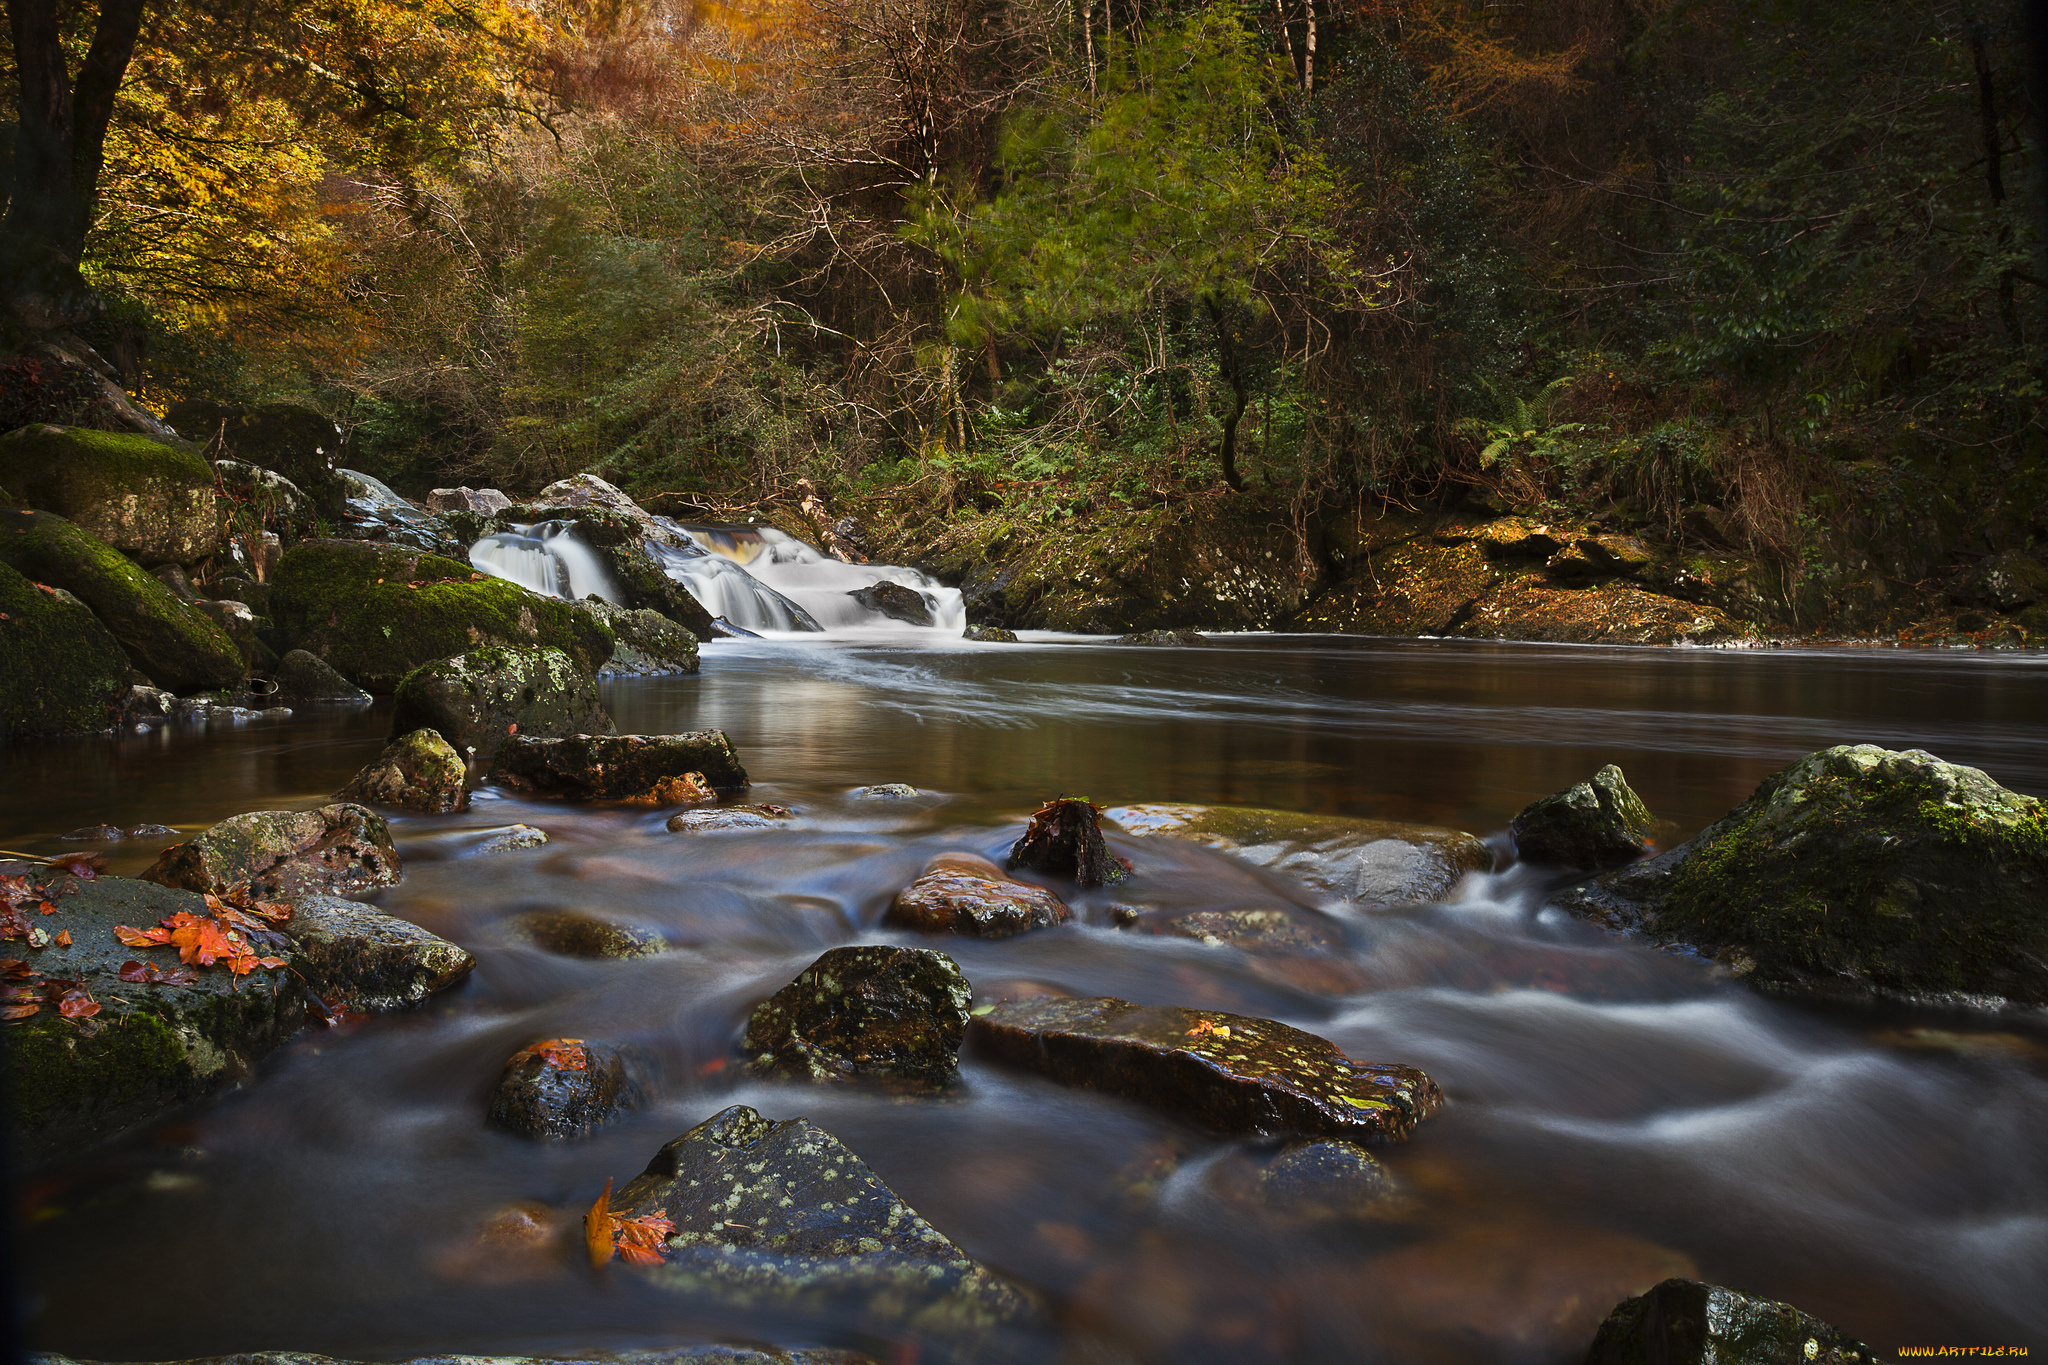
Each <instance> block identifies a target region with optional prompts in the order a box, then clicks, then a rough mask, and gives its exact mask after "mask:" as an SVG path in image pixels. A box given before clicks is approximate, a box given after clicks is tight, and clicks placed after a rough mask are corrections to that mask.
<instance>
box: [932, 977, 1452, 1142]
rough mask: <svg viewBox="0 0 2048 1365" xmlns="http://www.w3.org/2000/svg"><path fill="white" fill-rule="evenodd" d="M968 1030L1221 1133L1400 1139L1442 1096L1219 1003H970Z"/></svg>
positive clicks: (997, 1055)
mask: <svg viewBox="0 0 2048 1365" xmlns="http://www.w3.org/2000/svg"><path fill="white" fill-rule="evenodd" d="M969 1033H970V1036H971V1039H972V1041H973V1044H974V1050H975V1052H976V1054H977V1055H980V1056H985V1057H987V1058H989V1059H990V1060H992V1061H997V1062H1001V1063H1003V1064H1005V1065H1008V1066H1015V1067H1021V1068H1024V1069H1025V1070H1029V1071H1036V1072H1039V1073H1040V1074H1042V1075H1045V1076H1049V1077H1051V1078H1052V1079H1053V1080H1056V1081H1058V1082H1060V1083H1061V1084H1063V1085H1072V1086H1079V1087H1082V1088H1084V1089H1088V1090H1100V1091H1103V1092H1104V1093H1106V1094H1111V1095H1116V1096H1119V1097H1121V1098H1123V1099H1130V1100H1137V1101H1139V1102H1140V1103H1143V1104H1149V1105H1152V1106H1153V1107H1155V1108H1158V1109H1162V1110H1164V1111H1166V1112H1167V1113H1170V1114H1173V1115H1175V1116H1177V1117H1179V1118H1183V1119H1186V1120H1187V1121H1189V1122H1191V1123H1195V1124H1199V1125H1201V1126H1203V1127H1206V1128H1210V1129H1213V1130H1215V1131H1217V1132H1221V1133H1241V1134H1258V1135H1262V1136H1267V1137H1280V1136H1287V1135H1291V1134H1302V1135H1307V1136H1324V1137H1339V1138H1350V1139H1354V1140H1358V1141H1365V1142H1374V1141H1389V1140H1391V1141H1401V1140H1403V1139H1405V1138H1406V1137H1407V1136H1408V1135H1409V1133H1410V1132H1411V1131H1412V1130H1413V1129H1414V1127H1415V1125H1416V1124H1417V1123H1420V1122H1421V1121H1422V1120H1424V1119H1426V1118H1428V1117H1429V1116H1430V1115H1431V1114H1433V1113H1435V1112H1436V1111H1437V1110H1438V1109H1439V1108H1441V1107H1442V1105H1443V1092H1442V1091H1440V1090H1439V1089H1437V1085H1436V1082H1435V1081H1433V1080H1431V1079H1430V1078H1429V1077H1428V1076H1426V1075H1424V1074H1423V1073H1422V1072H1420V1071H1418V1070H1416V1069H1415V1068H1414V1067H1409V1066H1396V1065H1392V1064H1386V1063H1380V1062H1354V1061H1352V1060H1351V1059H1350V1058H1349V1057H1346V1056H1345V1055H1344V1054H1343V1053H1342V1052H1339V1051H1338V1050H1337V1048H1336V1047H1335V1046H1334V1045H1332V1044H1331V1043H1329V1042H1327V1041H1326V1040H1324V1039H1322V1038H1318V1037H1316V1036H1315V1035H1314V1034H1312V1033H1304V1032H1302V1031H1301V1030H1300V1029H1297V1028H1292V1027H1290V1026H1288V1025H1286V1024H1281V1023H1276V1022H1275V1021H1273V1020H1271V1019H1253V1018H1248V1017H1246V1016H1244V1015H1241V1014H1224V1013H1222V1012H1220V1011H1217V1010H1190V1009H1180V1008H1178V1007H1175V1006H1171V1005H1134V1004H1132V1003H1131V1002H1130V1001H1128V1000H1118V999H1116V998H1115V997H1113V996H1103V997H1099V998H1095V999H1086V1000H1045V999H1042V1000H1006V1001H1002V1002H999V1003H997V1004H996V1005H994V1006H993V1007H992V1008H990V1009H989V1010H987V1012H985V1013H977V1014H976V1015H975V1016H974V1019H973V1022H972V1023H971V1024H970V1025H969Z"/></svg>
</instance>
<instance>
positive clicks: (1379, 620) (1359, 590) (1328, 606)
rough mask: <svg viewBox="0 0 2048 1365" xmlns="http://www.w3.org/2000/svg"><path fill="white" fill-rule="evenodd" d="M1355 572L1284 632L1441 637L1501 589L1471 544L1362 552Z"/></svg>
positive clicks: (1404, 544) (1410, 544)
mask: <svg viewBox="0 0 2048 1365" xmlns="http://www.w3.org/2000/svg"><path fill="white" fill-rule="evenodd" d="M1359 564H1360V569H1358V570H1354V571H1353V575H1352V576H1351V577H1350V578H1348V579H1346V580H1344V581H1343V582H1341V583H1336V584H1333V585H1332V586H1331V587H1330V588H1329V589H1328V591H1326V592H1324V593H1323V594H1322V595H1321V596H1319V597H1317V598H1316V599H1315V601H1313V602H1311V603H1309V605H1308V606H1307V607H1305V608H1303V609H1302V612H1301V614H1300V615H1299V616H1297V617H1296V618H1295V619H1294V620H1293V621H1291V622H1289V623H1288V626H1287V628H1288V629H1289V630H1301V631H1313V632H1318V633H1321V632H1330V631H1343V632H1346V633H1349V634H1355V635H1447V634H1449V633H1450V632H1451V631H1452V630H1453V629H1454V628H1456V627H1457V626H1459V625H1461V624H1462V623H1463V622H1464V621H1465V620H1466V619H1467V618H1468V617H1469V616H1470V615H1471V614H1472V608H1473V604H1474V603H1476V602H1477V601H1478V600H1479V599H1480V597H1482V596H1483V595H1485V593H1487V592H1488V591H1489V590H1491V589H1492V588H1493V587H1494V585H1496V584H1497V583H1499V582H1500V571H1499V570H1498V569H1497V568H1495V567H1494V565H1493V564H1492V563H1491V562H1490V561H1489V560H1488V559H1487V557H1486V555H1485V553H1484V551H1483V550H1482V549H1481V548H1480V546H1478V545H1477V544H1473V543H1470V542H1466V543H1459V544H1450V545H1440V544H1435V543H1432V542H1431V541H1430V540H1429V539H1428V538H1426V537H1416V538H1414V539H1410V540H1404V541H1400V542H1397V543H1395V544H1392V545H1389V546H1385V547H1384V548H1373V549H1370V550H1368V551H1367V552H1366V553H1365V554H1364V555H1363V556H1362V557H1361V559H1360V561H1359Z"/></svg>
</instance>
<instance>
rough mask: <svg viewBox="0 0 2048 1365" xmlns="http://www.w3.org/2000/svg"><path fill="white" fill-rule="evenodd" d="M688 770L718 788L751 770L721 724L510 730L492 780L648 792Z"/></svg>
mask: <svg viewBox="0 0 2048 1365" xmlns="http://www.w3.org/2000/svg"><path fill="white" fill-rule="evenodd" d="M691 773H698V774H701V775H702V776H703V778H704V780H705V781H706V782H708V783H710V784H711V786H713V787H715V788H717V789H718V790H720V791H737V790H738V789H740V788H742V787H745V786H746V785H747V770H746V769H745V768H742V767H741V766H740V760H739V755H737V754H736V753H734V752H733V747H732V741H731V740H730V739H727V738H726V735H725V731H723V730H695V731H689V732H686V733H684V734H680V735H571V736H569V737H568V738H566V739H537V738H533V737H531V736H528V735H513V736H511V737H510V738H508V739H507V740H506V741H505V743H504V745H503V747H501V748H500V749H499V750H498V757H497V761H496V762H495V763H493V764H492V766H491V780H492V781H493V782H500V783H503V784H504V785H506V786H508V787H511V788H513V789H514V790H517V791H527V792H532V793H534V794H536V795H539V796H554V797H562V798H566V799H568V800H572V801H619V800H633V799H644V798H646V797H648V796H649V795H650V794H652V793H655V792H658V791H660V790H661V789H662V788H663V787H664V786H665V785H666V784H668V783H669V782H670V780H671V779H676V778H682V777H685V776H687V775H688V774H691Z"/></svg>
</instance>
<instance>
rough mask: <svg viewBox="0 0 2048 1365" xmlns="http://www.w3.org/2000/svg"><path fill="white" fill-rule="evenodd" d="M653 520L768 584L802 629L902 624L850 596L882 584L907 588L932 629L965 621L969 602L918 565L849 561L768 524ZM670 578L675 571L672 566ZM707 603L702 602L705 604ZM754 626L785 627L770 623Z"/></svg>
mask: <svg viewBox="0 0 2048 1365" xmlns="http://www.w3.org/2000/svg"><path fill="white" fill-rule="evenodd" d="M656 520H657V521H661V522H663V524H664V525H666V526H667V527H669V528H671V529H673V530H675V531H677V532H680V533H681V534H682V535H685V536H687V537H688V538H689V540H690V541H691V542H692V543H693V544H694V545H695V546H696V547H697V548H698V549H699V550H700V551H704V552H707V553H706V555H705V557H706V558H708V559H709V560H710V561H711V562H712V563H714V564H718V563H723V564H724V565H727V566H729V567H730V568H736V569H740V571H741V573H742V574H743V575H744V576H745V577H746V578H747V579H748V580H750V581H751V582H753V583H756V584H759V585H761V586H763V587H765V588H767V589H769V590H770V591H771V592H773V593H774V594H775V596H776V597H777V598H779V599H780V600H781V601H783V602H786V603H788V604H790V605H791V606H794V607H795V608H797V609H798V610H799V611H801V612H803V613H805V614H806V615H808V616H809V617H810V618H811V619H812V621H813V623H814V624H812V625H811V626H809V627H807V628H808V629H813V630H817V629H824V630H841V629H847V628H851V627H863V626H888V627H892V628H897V629H901V628H902V626H903V625H904V624H905V623H904V622H903V621H901V620H898V619H891V617H890V616H888V615H886V614H884V613H883V612H880V611H877V610H874V609H872V608H871V607H869V606H865V605H863V604H862V603H861V602H860V601H858V600H856V599H855V598H854V596H853V594H854V593H856V592H862V591H864V590H866V589H869V588H873V587H875V586H877V585H878V584H885V583H886V584H894V585H896V586H897V587H900V588H907V589H909V590H910V591H911V592H913V593H915V594H916V595H917V596H918V597H919V598H921V599H922V600H923V602H924V607H925V610H926V612H928V613H929V614H930V617H931V624H932V627H933V628H935V629H938V630H943V631H946V632H948V633H949V634H954V635H957V634H959V633H960V631H961V629H962V628H963V627H964V626H965V625H966V624H967V606H966V603H965V602H963V601H962V600H961V597H960V590H959V589H958V588H948V587H945V586H944V585H942V584H941V583H939V581H938V580H937V579H934V578H932V577H931V576H930V575H928V574H924V573H921V572H919V571H918V570H916V569H909V568H904V567H902V566H900V565H894V564H848V563H846V562H844V561H843V560H837V559H832V558H829V557H828V556H826V555H823V554H820V553H819V552H818V551H817V550H815V549H813V548H811V547H810V546H809V545H806V544H805V543H804V542H803V541H801V540H798V539H797V538H796V537H795V536H792V535H787V534H785V533H784V532H781V531H778V530H776V529H775V528H774V527H772V526H696V525H690V524H688V523H684V522H669V521H666V519H664V518H656ZM689 562H690V563H692V564H694V563H696V562H697V561H696V560H695V559H694V558H693V559H691V560H690V561H689ZM741 566H744V567H743V568H742V567H741ZM696 572H698V573H703V574H706V575H707V576H708V574H709V572H710V571H708V570H704V569H699V570H696ZM721 573H722V571H721ZM670 576H671V577H675V576H676V574H675V572H674V571H673V570H671V573H670ZM690 591H691V592H692V593H697V587H696V584H695V583H691V584H690ZM697 596H698V600H699V601H704V598H703V594H702V593H697ZM710 605H711V604H710V603H709V602H708V601H707V602H705V606H706V607H707V608H709V607H710ZM713 610H714V614H716V612H715V609H713ZM731 619H733V620H734V621H737V622H739V623H740V624H741V625H749V624H750V623H749V622H747V621H745V620H743V619H742V618H740V617H738V616H734V617H732V618H731ZM754 628H755V629H763V630H782V629H787V627H783V626H776V625H772V624H764V625H762V626H759V627H754Z"/></svg>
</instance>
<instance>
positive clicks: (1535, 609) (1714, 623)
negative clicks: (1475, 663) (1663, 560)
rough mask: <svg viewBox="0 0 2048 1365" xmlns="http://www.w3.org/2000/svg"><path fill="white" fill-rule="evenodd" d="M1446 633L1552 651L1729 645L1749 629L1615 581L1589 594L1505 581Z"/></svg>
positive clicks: (1523, 578) (1528, 578)
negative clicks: (1528, 643) (1562, 647)
mask: <svg viewBox="0 0 2048 1365" xmlns="http://www.w3.org/2000/svg"><path fill="white" fill-rule="evenodd" d="M1451 633H1452V634H1456V635H1461V636H1467V637H1472V638H1476V639H1484V640H1548V641H1554V642H1556V643H1559V644H1615V645H1676V644H1713V643H1716V642H1718V641H1723V640H1734V639H1739V638H1741V637H1743V636H1744V635H1746V634H1748V633H1749V628H1748V627H1746V626H1745V625H1744V624H1743V623H1742V622H1740V621H1737V620H1735V619H1733V618H1731V617H1730V616H1728V615H1727V614H1726V613H1725V612H1723V611H1722V610H1721V609H1720V608H1718V607H1713V606H1708V605H1706V604H1704V603H1700V602H1687V601H1682V600H1680V599H1678V598H1674V597H1666V596H1663V595H1662V594H1660V593H1654V592H1649V591H1646V590H1644V589H1642V588H1638V587H1634V586H1632V585H1630V584H1627V583H1623V582H1619V581H1615V582H1607V583H1600V584H1596V585H1593V586H1590V587H1571V586H1565V585H1560V584H1558V583H1554V582H1552V581H1551V580H1549V579H1548V578H1546V577H1544V576H1543V575H1541V574H1520V575H1516V576H1513V577H1510V578H1508V579H1506V580H1504V581H1503V582H1501V583H1500V584H1499V585H1498V586H1497V587H1495V588H1493V589H1491V590H1490V591H1488V592H1487V593H1485V594H1484V595H1483V596H1481V597H1480V598H1479V599H1478V600H1477V601H1475V602H1474V603H1473V604H1472V609H1471V611H1470V612H1469V613H1467V614H1466V615H1465V617H1464V619H1463V620H1462V621H1461V622H1459V623H1458V624H1457V625H1456V626H1455V627H1454V628H1453V630H1452V631H1451Z"/></svg>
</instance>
